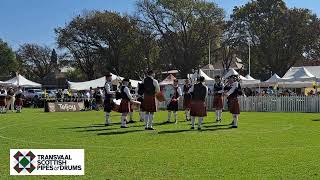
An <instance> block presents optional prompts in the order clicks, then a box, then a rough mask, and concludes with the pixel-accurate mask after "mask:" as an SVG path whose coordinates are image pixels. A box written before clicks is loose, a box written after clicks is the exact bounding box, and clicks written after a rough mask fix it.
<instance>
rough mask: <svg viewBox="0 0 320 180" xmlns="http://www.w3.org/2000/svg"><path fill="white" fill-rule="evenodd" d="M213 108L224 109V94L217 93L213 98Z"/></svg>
mask: <svg viewBox="0 0 320 180" xmlns="http://www.w3.org/2000/svg"><path fill="white" fill-rule="evenodd" d="M213 108H215V109H216V110H221V109H223V98H222V95H215V96H214V98H213Z"/></svg>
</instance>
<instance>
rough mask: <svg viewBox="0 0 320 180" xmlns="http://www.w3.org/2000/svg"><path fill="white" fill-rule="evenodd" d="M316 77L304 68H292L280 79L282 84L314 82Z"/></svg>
mask: <svg viewBox="0 0 320 180" xmlns="http://www.w3.org/2000/svg"><path fill="white" fill-rule="evenodd" d="M314 80H316V77H315V76H314V75H313V74H311V73H310V72H309V71H308V70H307V69H306V68H304V67H292V68H290V69H289V70H288V71H287V73H286V74H285V75H284V76H283V77H282V81H283V82H292V81H314Z"/></svg>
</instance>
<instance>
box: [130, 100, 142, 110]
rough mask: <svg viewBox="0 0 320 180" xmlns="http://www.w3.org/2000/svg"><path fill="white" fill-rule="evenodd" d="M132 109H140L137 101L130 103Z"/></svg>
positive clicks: (139, 103)
mask: <svg viewBox="0 0 320 180" xmlns="http://www.w3.org/2000/svg"><path fill="white" fill-rule="evenodd" d="M131 103H132V109H133V110H135V111H138V110H139V109H140V105H141V102H139V101H131Z"/></svg>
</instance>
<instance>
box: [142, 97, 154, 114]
mask: <svg viewBox="0 0 320 180" xmlns="http://www.w3.org/2000/svg"><path fill="white" fill-rule="evenodd" d="M143 106H144V111H145V112H157V105H156V97H155V96H154V95H153V96H150V95H144V99H143Z"/></svg>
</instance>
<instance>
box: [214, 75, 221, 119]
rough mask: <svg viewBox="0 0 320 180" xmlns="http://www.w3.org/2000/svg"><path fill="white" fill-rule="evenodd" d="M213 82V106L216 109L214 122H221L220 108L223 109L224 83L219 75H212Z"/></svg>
mask: <svg viewBox="0 0 320 180" xmlns="http://www.w3.org/2000/svg"><path fill="white" fill-rule="evenodd" d="M214 80H215V83H214V86H213V94H214V98H213V108H214V109H215V111H216V122H219V123H220V122H221V118H222V109H223V93H224V84H223V83H222V82H221V77H220V76H215V77H214Z"/></svg>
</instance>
